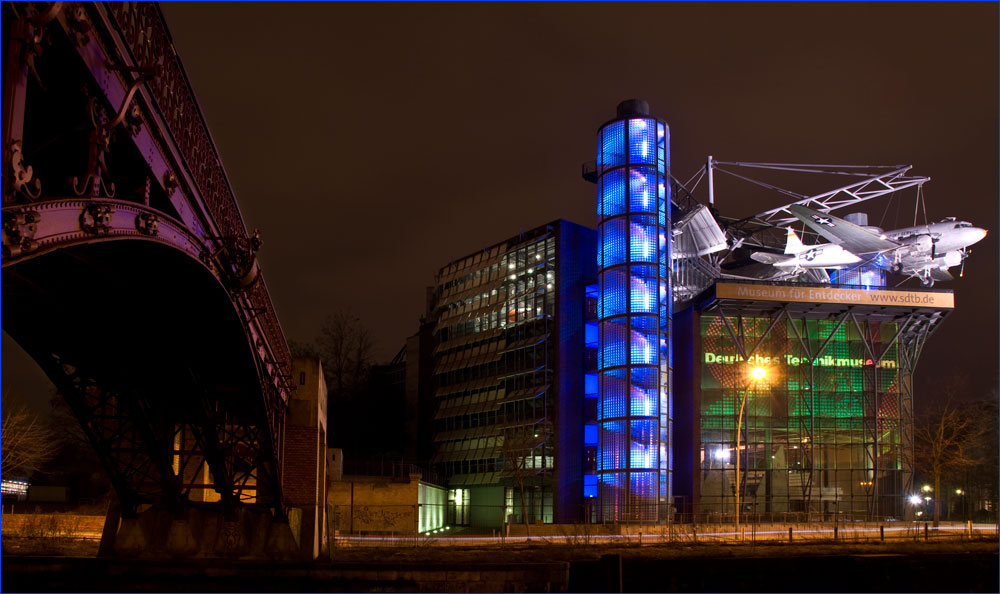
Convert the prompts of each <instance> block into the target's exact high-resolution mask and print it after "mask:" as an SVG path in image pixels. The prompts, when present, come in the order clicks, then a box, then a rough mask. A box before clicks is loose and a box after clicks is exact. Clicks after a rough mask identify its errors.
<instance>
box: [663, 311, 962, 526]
mask: <svg viewBox="0 0 1000 594" xmlns="http://www.w3.org/2000/svg"><path fill="white" fill-rule="evenodd" d="M946 313H947V311H942V310H940V309H932V308H915V307H892V308H890V307H884V306H879V307H874V306H872V307H867V306H859V305H850V304H845V305H836V304H834V305H831V304H816V303H797V302H778V301H772V302H761V301H752V300H749V299H715V298H714V297H711V296H709V297H708V298H707V299H704V300H703V302H701V303H699V304H695V305H694V306H692V307H691V308H690V309H689V310H687V311H685V312H683V313H682V314H680V315H678V316H677V317H678V320H679V321H678V332H679V333H680V334H681V336H678V337H676V338H677V339H678V340H677V343H678V344H685V343H687V344H690V345H691V350H690V351H687V349H681V350H683V351H686V352H681V353H678V351H677V348H676V347H675V358H676V359H677V360H678V361H679V364H678V365H677V367H678V369H679V371H678V396H677V405H676V406H675V410H676V411H677V416H678V417H680V418H682V419H684V420H686V419H687V417H688V415H690V418H691V421H692V422H691V425H690V426H691V432H692V433H691V435H690V443H691V444H692V445H691V449H690V450H687V448H685V447H684V445H683V444H684V441H686V440H685V439H684V437H686V436H679V437H678V438H677V439H675V441H674V444H675V448H676V449H677V450H678V451H677V457H678V458H679V459H680V461H679V462H678V464H677V466H678V468H679V471H678V489H676V491H675V495H676V496H675V506H676V508H677V509H678V511H681V512H682V513H683V512H687V513H691V514H695V515H696V518H695V519H697V520H699V521H708V522H711V521H727V519H731V518H733V516H734V515H735V511H736V489H737V485H736V456H737V455H739V456H741V459H740V477H739V478H740V486H739V488H740V493H741V496H740V515H741V517H742V518H745V521H747V522H751V521H755V520H756V521H821V520H832V519H834V518H839V519H841V520H866V519H881V518H897V519H905V518H906V517H907V514H908V511H912V510H908V507H909V506H908V504H907V500H906V496H907V495H908V494H909V493H910V491H911V490H912V445H911V444H912V442H911V439H912V414H911V411H912V407H911V403H912V390H911V386H912V381H911V379H912V374H913V370H914V367H915V363H916V359H917V357H918V356H919V351H920V348H921V347H922V345H923V341H924V340H925V339H926V337H927V336H928V335H929V334H930V332H931V331H932V329H933V328H934V326H936V324H937V323H938V322H939V321H940V320H941V319H942V318H943V317H944V315H946ZM684 335H686V336H684ZM688 337H689V338H688ZM687 340H690V342H686V341H687ZM755 367H760V368H763V369H764V370H766V377H765V378H764V379H761V380H754V379H752V378H751V375H750V371H751V370H752V369H753V368H755ZM744 395H746V404H745V412H744V417H743V427H742V430H741V432H740V439H739V449H738V450H737V445H736V425H737V419H738V418H739V409H740V404H741V401H742V400H743V398H744ZM679 444H680V447H678V445H679ZM688 473H690V474H688Z"/></svg>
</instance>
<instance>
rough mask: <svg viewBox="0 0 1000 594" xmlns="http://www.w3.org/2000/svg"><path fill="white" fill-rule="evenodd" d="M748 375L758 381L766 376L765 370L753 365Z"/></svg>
mask: <svg viewBox="0 0 1000 594" xmlns="http://www.w3.org/2000/svg"><path fill="white" fill-rule="evenodd" d="M750 377H752V378H753V380H754V381H757V382H759V381H760V380H762V379H764V378H766V377H767V370H766V369H764V368H763V367H760V366H757V367H753V368H751V369H750Z"/></svg>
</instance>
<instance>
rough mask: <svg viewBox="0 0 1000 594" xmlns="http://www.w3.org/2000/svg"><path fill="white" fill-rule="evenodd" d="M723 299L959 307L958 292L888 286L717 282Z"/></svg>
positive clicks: (716, 294) (716, 292)
mask: <svg viewBox="0 0 1000 594" xmlns="http://www.w3.org/2000/svg"><path fill="white" fill-rule="evenodd" d="M715 296H716V297H717V298H719V299H747V300H754V301H798V302H803V303H843V304H845V305H889V306H892V305H898V306H900V307H938V308H947V309H952V308H954V307H955V294H954V293H951V292H948V293H938V292H931V291H897V290H886V289H840V288H836V287H807V286H789V285H748V284H742V283H721V282H720V283H716V285H715Z"/></svg>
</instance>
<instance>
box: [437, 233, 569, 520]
mask: <svg viewBox="0 0 1000 594" xmlns="http://www.w3.org/2000/svg"><path fill="white" fill-rule="evenodd" d="M533 234H534V235H535V237H532V235H533ZM555 265H556V239H555V237H554V236H553V235H552V233H551V231H550V230H546V229H545V228H540V229H538V230H536V232H535V233H528V234H526V236H525V237H524V238H523V241H520V242H516V243H514V242H508V243H507V244H501V245H499V246H494V247H493V248H489V249H487V250H484V251H483V252H482V253H479V254H475V255H473V256H469V257H467V258H465V259H463V260H459V261H457V262H455V263H453V264H451V265H449V266H447V267H445V268H443V269H442V270H441V271H440V273H439V275H438V278H439V282H438V287H437V295H436V297H437V307H436V308H435V313H436V315H437V318H438V325H437V329H436V332H437V336H438V340H439V345H438V347H437V349H436V351H435V357H434V359H435V372H434V373H435V375H434V381H435V398H436V400H437V410H436V413H435V421H434V423H435V427H434V429H435V442H436V444H435V456H434V462H435V465H436V467H437V469H438V471H439V473H440V474H441V475H442V476H444V477H447V480H448V484H449V486H452V487H456V486H475V485H479V486H483V485H497V486H498V488H499V485H501V484H504V483H508V484H509V483H510V482H512V481H515V480H516V481H522V480H523V481H524V483H525V487H526V491H530V492H531V493H532V494H534V495H535V498H534V499H532V505H531V506H529V514H530V515H531V516H532V517H531V518H530V521H536V520H542V519H545V518H548V521H551V518H552V504H551V500H552V498H551V485H550V480H549V479H550V476H551V472H552V468H553V467H554V464H555V461H554V448H553V446H552V439H551V438H552V426H551V418H552V412H553V406H554V397H555V395H554V386H551V384H552V377H551V376H552V361H553V346H552V344H553V343H552V341H551V340H550V334H551V331H552V328H553V323H554V322H553V320H554V316H555V315H556V313H555V307H556V303H555V296H556V282H557V279H556V267H555ZM515 475H516V476H515ZM466 492H467V491H466ZM466 504H467V505H471V506H473V507H474V506H476V505H477V502H476V501H474V500H468V501H466ZM517 513H518V514H520V510H518V512H517Z"/></svg>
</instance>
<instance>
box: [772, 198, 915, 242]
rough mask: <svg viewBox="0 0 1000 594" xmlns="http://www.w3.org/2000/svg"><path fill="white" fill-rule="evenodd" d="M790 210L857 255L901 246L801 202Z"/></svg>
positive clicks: (828, 238) (828, 239)
mask: <svg viewBox="0 0 1000 594" xmlns="http://www.w3.org/2000/svg"><path fill="white" fill-rule="evenodd" d="M788 210H790V211H791V212H792V214H793V215H795V216H796V217H797V218H798V219H799V220H800V221H802V222H803V223H805V224H806V225H808V226H809V228H811V229H812V230H813V231H815V232H817V233H819V234H820V235H822V236H823V237H824V238H826V239H827V241H830V242H832V243H836V244H839V245H840V247H842V248H844V249H845V250H847V251H849V252H851V253H852V254H855V255H861V254H872V253H876V252H885V251H888V250H894V249H896V248H898V247H899V246H900V244H898V243H896V242H895V241H890V240H888V239H882V238H881V237H879V236H878V235H875V234H874V233H872V232H871V231H868V230H867V229H862V228H861V227H859V226H857V225H855V224H854V223H849V222H847V221H845V220H844V219H841V218H839V217H835V216H833V215H832V214H829V213H824V212H819V211H818V210H813V209H811V208H806V207H805V206H802V205H801V204H791V205H789V206H788Z"/></svg>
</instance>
